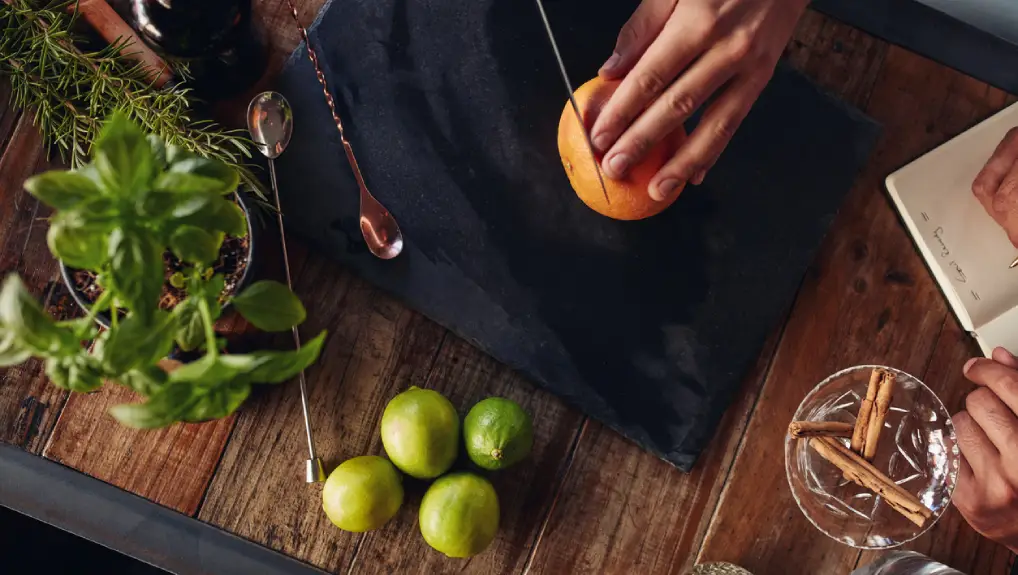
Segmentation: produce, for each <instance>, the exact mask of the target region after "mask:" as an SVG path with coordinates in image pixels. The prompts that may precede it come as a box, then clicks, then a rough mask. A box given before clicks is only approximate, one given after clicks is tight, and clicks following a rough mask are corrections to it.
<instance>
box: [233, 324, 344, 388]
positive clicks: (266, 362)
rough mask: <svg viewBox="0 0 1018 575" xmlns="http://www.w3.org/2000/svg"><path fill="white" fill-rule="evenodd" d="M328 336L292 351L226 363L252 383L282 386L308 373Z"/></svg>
mask: <svg viewBox="0 0 1018 575" xmlns="http://www.w3.org/2000/svg"><path fill="white" fill-rule="evenodd" d="M325 335H326V332H324V331H323V332H322V333H320V334H318V336H317V337H315V338H314V339H312V340H311V341H309V342H307V343H305V344H304V345H303V346H302V347H301V348H300V349H297V350H292V351H257V352H254V353H249V354H243V355H239V354H238V355H224V356H221V357H220V358H219V363H222V364H224V365H226V366H228V367H231V368H232V369H234V370H236V371H238V372H240V373H241V375H240V376H239V377H240V378H241V379H242V380H243V381H248V382H250V383H282V382H284V381H287V380H288V379H290V378H292V377H293V376H295V375H297V374H298V373H300V372H301V370H304V369H307V368H308V366H310V365H311V364H312V363H314V362H315V360H317V359H318V355H319V354H320V353H321V351H322V345H323V344H324V342H325Z"/></svg>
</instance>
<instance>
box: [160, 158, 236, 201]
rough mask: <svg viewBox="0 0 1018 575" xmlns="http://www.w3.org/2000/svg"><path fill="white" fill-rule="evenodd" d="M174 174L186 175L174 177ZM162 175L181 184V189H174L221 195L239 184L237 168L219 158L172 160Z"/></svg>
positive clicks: (234, 188) (168, 180) (231, 190)
mask: <svg viewBox="0 0 1018 575" xmlns="http://www.w3.org/2000/svg"><path fill="white" fill-rule="evenodd" d="M175 176H186V177H181V178H179V179H176V177H175ZM163 177H166V178H167V182H170V181H176V184H175V185H178V186H182V189H180V190H175V191H185V190H186V191H200V192H214V193H218V194H220V195H223V194H228V193H230V192H233V191H235V190H236V189H237V186H238V185H239V184H240V175H239V174H238V173H237V170H235V169H233V168H231V167H230V166H228V165H226V164H225V163H223V162H220V161H219V160H210V159H207V158H198V157H191V158H185V159H182V160H179V161H176V162H174V163H173V165H172V166H170V170H169V171H168V172H166V173H165V174H163ZM163 177H160V180H162V179H163ZM192 186H194V187H192ZM160 189H163V188H160Z"/></svg>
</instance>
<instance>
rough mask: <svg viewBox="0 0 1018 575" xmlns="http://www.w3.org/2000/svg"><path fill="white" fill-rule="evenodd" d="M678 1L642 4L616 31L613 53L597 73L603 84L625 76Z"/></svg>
mask: <svg viewBox="0 0 1018 575" xmlns="http://www.w3.org/2000/svg"><path fill="white" fill-rule="evenodd" d="M677 3H678V0H643V2H640V5H639V6H638V7H637V8H636V11H635V12H633V15H632V16H631V17H630V18H629V21H628V22H626V24H625V25H624V26H622V30H621V31H619V38H618V40H617V41H616V42H615V50H614V51H613V52H612V55H611V56H609V57H608V60H607V61H606V62H605V63H604V64H603V65H602V66H601V69H600V70H598V75H599V76H601V77H602V78H604V79H606V80H617V79H619V78H621V77H622V76H625V75H626V73H628V72H629V71H630V70H631V69H632V68H633V66H634V65H635V64H636V62H637V61H639V60H640V57H641V56H643V53H644V52H646V51H647V48H648V47H649V46H650V45H651V43H652V42H653V41H654V39H655V38H657V35H658V34H660V33H661V30H663V29H664V27H665V23H667V22H668V17H669V16H671V15H672V11H673V10H674V9H675V5H676V4H677Z"/></svg>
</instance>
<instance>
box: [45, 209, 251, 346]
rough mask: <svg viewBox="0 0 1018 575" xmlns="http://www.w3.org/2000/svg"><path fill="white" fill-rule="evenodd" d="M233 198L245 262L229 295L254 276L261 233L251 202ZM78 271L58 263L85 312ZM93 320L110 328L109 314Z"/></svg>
mask: <svg viewBox="0 0 1018 575" xmlns="http://www.w3.org/2000/svg"><path fill="white" fill-rule="evenodd" d="M234 197H235V198H236V199H237V204H238V205H239V206H240V208H241V210H243V212H244V218H245V219H246V220H247V253H246V256H247V262H246V264H244V267H243V269H242V270H240V272H239V274H238V276H237V279H236V281H235V283H234V288H233V290H232V291H231V292H230V295H234V294H237V293H240V292H241V291H242V290H243V289H244V288H245V287H247V286H248V284H250V283H251V281H252V280H253V278H254V277H255V275H256V273H255V271H254V268H255V267H257V265H258V264H259V263H260V258H259V257H258V255H259V254H258V245H259V242H258V236H259V235H260V232H261V226H259V225H258V223H257V218H256V217H254V216H253V214H252V210H253V209H255V208H254V207H253V204H252V200H250V199H249V198H248V197H247V196H246V195H245V194H241V193H236V194H234ZM225 247H226V245H225V244H224V248H225ZM220 253H222V252H220ZM80 271H81V270H77V269H74V268H70V267H68V266H67V265H66V264H64V262H60V277H61V278H62V279H63V280H64V284H65V285H66V286H67V289H68V291H70V292H71V297H73V298H74V302H75V303H77V304H78V306H79V307H81V309H82V310H86V311H87V310H88V309H89V307H90V306H91V305H92V301H91V300H90V299H89V298H88V297H87V295H86V294H85V293H83V292H82V290H81V289H80V288H79V287H78V285H77V282H75V281H74V274H76V273H78V272H80ZM229 307H230V304H229V302H227V303H226V304H225V305H224V306H223V311H224V312H225V311H226V310H227V309H229ZM168 309H172V308H168ZM95 320H96V323H98V324H99V325H101V326H103V327H104V328H108V327H109V326H110V314H109V312H106V311H104V312H100V313H98V314H96V317H95ZM176 355H178V350H176V349H175V350H174V352H173V354H171V356H170V357H174V356H176Z"/></svg>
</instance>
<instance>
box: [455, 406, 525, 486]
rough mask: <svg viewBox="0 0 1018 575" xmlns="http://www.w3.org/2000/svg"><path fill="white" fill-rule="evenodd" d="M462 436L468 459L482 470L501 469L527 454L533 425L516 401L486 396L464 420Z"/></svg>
mask: <svg viewBox="0 0 1018 575" xmlns="http://www.w3.org/2000/svg"><path fill="white" fill-rule="evenodd" d="M463 439H464V440H465V441H466V444H467V455H469V456H470V460H471V461H473V462H474V463H476V464H477V465H479V466H481V467H483V468H484V469H491V470H496V469H504V468H506V467H509V466H510V465H513V464H515V463H516V462H518V461H520V460H521V459H523V458H524V457H526V456H527V454H529V453H530V448H531V447H532V446H533V445H534V425H533V423H531V421H530V416H529V415H527V412H526V411H523V408H522V407H520V406H519V404H518V403H516V402H515V401H512V400H509V399H505V398H502V397H489V398H488V399H485V400H483V401H481V402H478V404H477V405H475V406H474V407H472V408H471V409H470V412H469V413H467V416H466V417H465V418H464V419H463Z"/></svg>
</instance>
